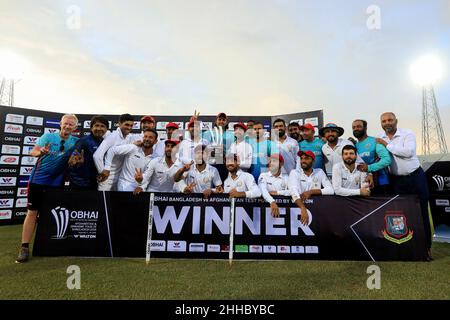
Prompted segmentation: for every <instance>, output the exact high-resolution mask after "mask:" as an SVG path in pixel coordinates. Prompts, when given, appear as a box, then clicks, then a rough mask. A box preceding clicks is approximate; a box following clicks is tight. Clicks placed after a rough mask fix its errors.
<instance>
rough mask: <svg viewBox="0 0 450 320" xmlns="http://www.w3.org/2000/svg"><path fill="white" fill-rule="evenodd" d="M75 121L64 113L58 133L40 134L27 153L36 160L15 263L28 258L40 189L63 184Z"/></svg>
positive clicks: (74, 117)
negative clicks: (20, 244) (67, 152)
mask: <svg viewBox="0 0 450 320" xmlns="http://www.w3.org/2000/svg"><path fill="white" fill-rule="evenodd" d="M77 124H78V118H77V117H76V116H75V115H74V114H66V115H64V116H63V117H62V118H61V122H60V126H61V130H60V132H59V133H56V132H55V133H44V135H42V136H41V137H40V138H39V139H38V141H37V142H36V145H35V146H34V148H33V150H31V152H30V155H31V156H32V157H37V158H38V160H37V162H36V165H35V166H34V169H33V171H32V172H31V175H30V180H29V182H28V206H27V209H28V210H27V216H26V218H25V221H24V223H23V229H22V247H21V249H20V253H19V256H18V257H17V259H16V262H17V263H22V262H26V261H28V257H29V248H28V247H29V243H30V241H31V239H32V238H33V233H34V230H35V228H36V219H37V216H38V213H39V211H40V210H41V206H42V197H43V192H44V190H46V189H57V188H63V186H64V172H65V169H66V167H67V156H66V150H69V149H71V148H72V147H73V146H74V145H75V143H76V142H77V140H78V138H76V137H74V136H72V135H71V134H72V132H73V131H74V130H75V129H76V128H77Z"/></svg>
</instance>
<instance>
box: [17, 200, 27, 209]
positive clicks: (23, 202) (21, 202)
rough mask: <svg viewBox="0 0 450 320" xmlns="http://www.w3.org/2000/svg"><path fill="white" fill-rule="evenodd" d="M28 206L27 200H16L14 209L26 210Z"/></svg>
mask: <svg viewBox="0 0 450 320" xmlns="http://www.w3.org/2000/svg"><path fill="white" fill-rule="evenodd" d="M27 204H28V201H27V198H17V199H16V208H26V207H27Z"/></svg>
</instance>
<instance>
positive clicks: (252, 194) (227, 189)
mask: <svg viewBox="0 0 450 320" xmlns="http://www.w3.org/2000/svg"><path fill="white" fill-rule="evenodd" d="M225 165H226V167H227V170H228V178H227V179H226V180H225V182H224V193H229V194H230V198H259V197H261V190H259V188H258V185H257V184H256V182H255V178H254V177H253V176H252V175H251V174H250V173H247V172H244V171H242V170H241V169H239V160H238V157H237V155H236V154H233V153H230V154H228V155H227V156H226V157H225Z"/></svg>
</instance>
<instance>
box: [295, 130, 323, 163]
mask: <svg viewBox="0 0 450 320" xmlns="http://www.w3.org/2000/svg"><path fill="white" fill-rule="evenodd" d="M300 131H301V134H302V136H303V141H302V142H300V150H301V151H311V152H313V153H314V155H315V161H314V168H315V169H324V162H323V153H322V147H323V145H324V144H325V142H323V140H322V139H320V138H319V137H315V136H314V135H315V132H316V129H315V128H314V126H313V125H312V124H310V123H306V124H304V125H302V126H300ZM299 164H300V163H299Z"/></svg>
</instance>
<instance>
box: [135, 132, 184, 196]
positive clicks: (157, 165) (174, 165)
mask: <svg viewBox="0 0 450 320" xmlns="http://www.w3.org/2000/svg"><path fill="white" fill-rule="evenodd" d="M178 143H179V141H178V140H166V142H165V144H166V148H165V155H164V157H159V158H155V159H153V160H151V161H150V163H149V164H148V166H147V168H146V169H145V171H144V172H143V173H141V174H136V177H135V179H136V182H137V183H138V187H137V188H136V189H135V190H134V194H139V193H141V192H142V191H144V190H145V191H149V192H175V190H174V184H175V181H174V179H173V178H174V176H175V174H176V173H177V171H178V170H179V169H180V167H181V164H180V163H179V162H177V160H176V158H175V156H174V155H175V154H176V152H177V150H176V149H177V145H178Z"/></svg>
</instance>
